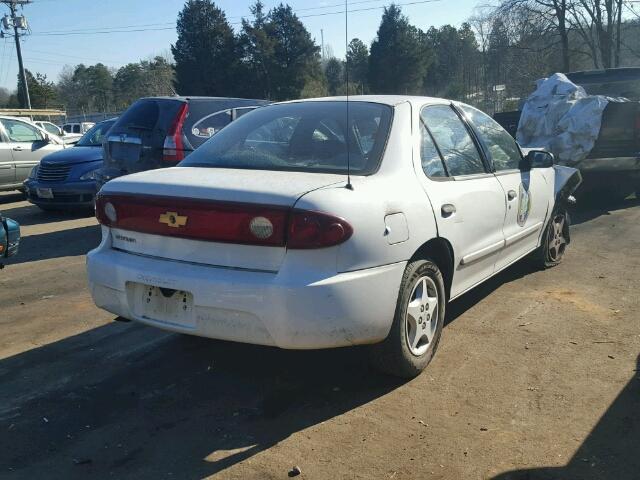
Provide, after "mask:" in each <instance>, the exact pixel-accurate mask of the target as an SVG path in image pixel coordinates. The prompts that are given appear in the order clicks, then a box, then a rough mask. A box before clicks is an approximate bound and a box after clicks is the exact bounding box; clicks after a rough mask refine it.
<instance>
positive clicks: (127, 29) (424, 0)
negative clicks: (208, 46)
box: [32, 0, 443, 36]
mask: <svg viewBox="0 0 640 480" xmlns="http://www.w3.org/2000/svg"><path fill="white" fill-rule="evenodd" d="M380 1H381V0H362V1H358V2H353V3H351V5H354V4H365V3H373V2H380ZM441 1H443V0H418V1H413V2H404V3H396V4H395V5H397V6H399V7H404V6H411V5H421V4H426V3H436V2H441ZM340 5H342V4H340ZM333 6H339V5H336V4H334V5H333ZM331 7H332V6H331V5H327V6H323V7H308V8H305V9H300V10H298V11H303V10H304V11H314V10H321V9H327V8H331ZM383 8H385V5H382V6H379V5H378V6H375V7H365V8H357V9H350V10H349V12H348V13H349V14H353V13H357V12H367V11H372V10H381V9H383ZM294 13H295V11H294ZM344 13H345V10H336V11H333V12H321V13H312V14H307V15H297V17H298V18H313V17H325V16H330V15H342V14H344ZM229 23H230V24H231V25H241V24H242V21H239V22H229ZM168 24H169V22H167V23H166V24H163V23H157V24H146V25H168ZM170 24H171V25H172V26H171V27H157V28H138V27H144V26H145V24H142V25H129V26H121V27H114V28H104V29H97V30H91V29H86V30H58V31H49V32H37V33H33V34H32V35H33V36H67V35H105V34H110V33H139V32H158V31H166V30H174V29H175V23H174V22H171V23H170ZM130 27H135V28H130Z"/></svg>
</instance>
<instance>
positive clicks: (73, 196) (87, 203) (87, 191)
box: [24, 180, 98, 207]
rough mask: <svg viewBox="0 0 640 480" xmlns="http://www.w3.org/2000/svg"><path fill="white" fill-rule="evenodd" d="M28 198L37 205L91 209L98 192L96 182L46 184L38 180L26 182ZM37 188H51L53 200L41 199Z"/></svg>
mask: <svg viewBox="0 0 640 480" xmlns="http://www.w3.org/2000/svg"><path fill="white" fill-rule="evenodd" d="M24 187H25V191H26V193H27V198H28V200H29V201H30V202H31V203H34V204H36V205H50V206H59V207H91V206H93V200H94V198H95V195H96V192H97V191H98V190H97V186H96V182H95V181H94V180H83V181H77V182H65V183H44V182H38V181H37V180H26V181H25V182H24ZM37 188H50V189H51V191H52V192H53V198H40V197H39V196H38V194H37V190H36V189H37Z"/></svg>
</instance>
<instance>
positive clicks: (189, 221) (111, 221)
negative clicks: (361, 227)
mask: <svg viewBox="0 0 640 480" xmlns="http://www.w3.org/2000/svg"><path fill="white" fill-rule="evenodd" d="M96 217H97V218H98V221H99V222H100V223H101V224H102V225H106V226H108V227H113V228H120V229H123V230H131V231H134V232H140V233H149V234H153V235H163V236H170V237H180V238H189V239H193V240H204V241H209V242H222V243H238V244H246V245H264V246H280V247H284V246H286V247H288V248H291V249H314V248H325V247H331V246H334V245H338V244H340V243H343V242H346V241H347V240H348V239H349V238H350V237H351V235H352V234H353V228H351V225H349V224H348V223H347V222H346V221H345V220H344V219H342V218H338V217H334V216H332V215H327V214H326V213H319V212H310V211H306V210H291V209H290V208H289V207H282V206H270V205H255V204H246V203H236V202H219V201H211V200H196V199H184V198H176V197H161V196H150V195H133V194H111V195H109V194H98V196H97V198H96Z"/></svg>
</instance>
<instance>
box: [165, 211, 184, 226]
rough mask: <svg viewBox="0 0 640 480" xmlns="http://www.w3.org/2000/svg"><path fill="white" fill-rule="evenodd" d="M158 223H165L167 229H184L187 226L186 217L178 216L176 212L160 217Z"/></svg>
mask: <svg viewBox="0 0 640 480" xmlns="http://www.w3.org/2000/svg"><path fill="white" fill-rule="evenodd" d="M158 221H159V222H160V223H165V224H167V225H168V226H169V227H174V228H178V227H184V226H185V225H186V224H187V217H185V216H180V215H178V213H177V212H167V213H163V214H162V215H160V218H159V219H158Z"/></svg>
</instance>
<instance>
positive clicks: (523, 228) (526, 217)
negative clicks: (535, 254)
mask: <svg viewBox="0 0 640 480" xmlns="http://www.w3.org/2000/svg"><path fill="white" fill-rule="evenodd" d="M456 107H457V108H459V109H460V111H461V112H463V113H464V115H465V117H466V118H467V119H468V121H469V122H470V124H471V125H472V128H473V129H474V130H475V132H476V134H477V136H478V138H479V140H480V143H481V145H482V148H483V150H484V151H485V154H486V156H487V157H488V158H489V160H490V161H491V165H492V168H493V170H494V173H495V176H496V178H497V180H498V181H499V182H500V185H501V186H502V189H503V191H504V194H505V198H506V203H507V210H506V215H505V219H504V226H503V228H502V230H503V232H504V237H505V248H504V251H503V252H502V254H501V255H500V256H499V257H498V259H497V261H496V270H501V269H502V268H504V267H506V266H507V265H509V264H511V263H513V262H514V261H516V260H518V259H519V258H521V257H523V256H524V255H526V254H527V253H529V252H531V251H532V250H534V249H535V248H536V247H537V246H538V242H539V239H540V235H541V232H542V229H543V227H544V223H545V219H546V217H547V215H548V210H549V208H550V202H551V199H552V198H553V173H552V171H551V170H552V169H551V168H549V169H542V168H540V169H539V168H535V169H522V167H523V164H522V152H521V151H520V147H518V144H517V143H516V142H515V140H514V139H513V137H512V136H511V135H509V133H508V132H507V131H506V130H505V129H504V128H502V127H501V126H500V124H498V123H497V122H496V121H495V120H493V119H492V118H491V117H490V116H488V115H486V114H485V113H483V112H481V111H480V110H477V109H475V108H473V107H470V106H468V105H463V104H456Z"/></svg>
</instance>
